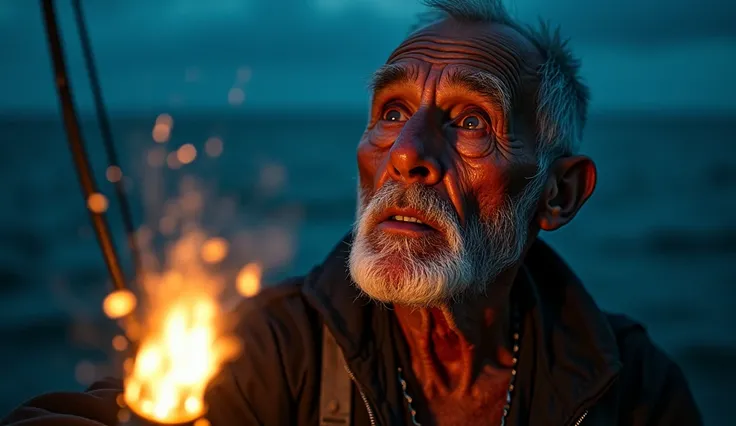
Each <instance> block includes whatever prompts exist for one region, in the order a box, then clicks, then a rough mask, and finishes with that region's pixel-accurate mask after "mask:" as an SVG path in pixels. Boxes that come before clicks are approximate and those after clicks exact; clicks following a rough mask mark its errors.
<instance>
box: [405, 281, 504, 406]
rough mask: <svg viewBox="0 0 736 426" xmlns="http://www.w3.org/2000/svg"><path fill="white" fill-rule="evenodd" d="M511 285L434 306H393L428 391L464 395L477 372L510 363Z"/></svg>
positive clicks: (495, 287) (498, 370)
mask: <svg viewBox="0 0 736 426" xmlns="http://www.w3.org/2000/svg"><path fill="white" fill-rule="evenodd" d="M511 275H513V276H515V275H516V274H515V271H514V273H513V274H511ZM498 284H501V283H498ZM510 288H511V285H498V286H494V289H497V290H495V291H492V292H489V294H488V296H486V297H478V298H472V300H467V301H464V302H462V303H452V304H447V305H444V306H439V307H431V308H429V307H426V308H417V307H408V306H402V305H394V308H395V312H396V318H397V320H398V321H399V324H400V325H401V329H402V331H403V334H404V337H405V338H406V340H407V343H408V344H409V349H410V351H411V355H412V360H413V368H414V370H415V373H416V374H417V376H418V378H419V380H420V382H421V383H422V387H423V388H424V390H425V393H428V394H429V395H428V396H431V395H438V396H447V395H455V396H463V395H467V394H468V393H469V392H471V389H472V387H473V385H474V384H475V382H476V380H477V378H478V377H479V375H481V374H487V373H488V372H491V373H492V372H504V371H505V370H506V369H508V367H510V366H511V363H512V348H511V332H510V329H511V324H510V317H511V312H510V303H509V289H510Z"/></svg>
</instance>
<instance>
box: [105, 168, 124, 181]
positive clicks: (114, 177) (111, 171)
mask: <svg viewBox="0 0 736 426" xmlns="http://www.w3.org/2000/svg"><path fill="white" fill-rule="evenodd" d="M105 177H106V178H107V180H108V181H110V182H112V183H115V182H120V179H122V178H123V171H122V170H120V167H118V166H110V167H108V168H107V170H106V171H105Z"/></svg>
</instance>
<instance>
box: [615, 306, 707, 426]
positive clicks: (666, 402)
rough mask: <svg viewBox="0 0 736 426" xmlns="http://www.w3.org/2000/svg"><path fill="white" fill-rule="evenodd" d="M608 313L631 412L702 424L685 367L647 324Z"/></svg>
mask: <svg viewBox="0 0 736 426" xmlns="http://www.w3.org/2000/svg"><path fill="white" fill-rule="evenodd" d="M605 315H606V317H607V318H608V322H609V324H610V326H611V330H612V331H613V333H614V335H615V336H616V341H617V344H618V349H619V356H620V361H621V365H622V369H621V373H620V376H619V380H618V381H619V385H620V389H621V390H622V391H624V393H623V395H625V396H623V397H622V398H623V401H621V402H622V403H623V404H624V405H627V406H628V408H629V412H630V413H631V414H632V415H634V417H636V414H635V413H637V412H638V413H639V415H643V414H642V413H646V414H647V415H649V416H651V417H652V418H656V419H660V420H662V421H663V419H671V420H675V419H676V421H674V423H667V424H677V425H680V424H683V425H685V424H687V425H699V424H702V420H701V418H700V413H699V411H698V408H697V406H696V404H695V401H694V399H693V396H692V393H691V391H690V386H689V384H688V381H687V378H686V377H685V375H684V373H683V371H682V369H681V368H680V366H679V365H678V363H677V362H676V361H675V360H674V359H673V358H672V357H671V356H670V355H669V354H668V353H667V352H666V351H665V350H664V349H662V348H661V347H660V346H659V345H657V344H656V343H655V342H654V341H653V340H652V338H651V337H650V336H649V333H648V332H647V329H646V327H645V326H644V325H643V324H642V323H641V322H639V321H637V320H635V319H633V318H631V317H629V316H627V315H622V314H614V313H605ZM641 407H649V408H648V409H647V410H644V409H643V408H641ZM640 408H641V409H640ZM632 422H633V419H632ZM633 423H636V422H633ZM636 424H639V423H636ZM642 424H643V423H642ZM656 424H660V423H656Z"/></svg>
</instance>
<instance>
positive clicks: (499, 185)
mask: <svg viewBox="0 0 736 426" xmlns="http://www.w3.org/2000/svg"><path fill="white" fill-rule="evenodd" d="M535 55H536V53H535V51H534V49H533V48H531V47H530V45H529V44H528V43H527V42H526V41H525V39H524V38H523V37H522V36H521V35H520V34H518V33H516V32H515V31H513V30H511V29H510V28H507V27H504V26H500V25H488V24H484V25H481V24H477V25H476V24H467V23H464V24H461V23H459V22H456V21H450V20H448V21H444V22H441V23H438V24H434V25H432V26H430V27H427V28H425V29H424V30H422V31H420V32H418V33H415V34H414V35H413V36H411V37H410V38H409V39H407V40H406V41H405V42H404V43H403V44H402V45H401V46H399V47H398V48H397V49H396V50H395V51H394V53H393V54H392V55H391V57H390V58H389V60H388V61H387V64H386V65H385V66H384V67H382V68H381V69H380V70H379V71H378V72H377V73H376V76H375V79H374V89H375V93H374V97H373V102H372V107H371V116H370V122H369V124H368V127H367V129H366V131H365V133H364V134H363V137H362V139H361V141H360V144H359V146H358V168H359V173H360V187H359V206H358V212H357V220H356V224H355V229H354V243H353V246H352V249H351V253H350V272H351V275H352V278H353V280H354V281H355V283H356V284H357V285H358V286H359V287H360V289H361V290H363V292H365V293H366V294H368V295H369V296H371V297H373V298H374V299H377V300H380V301H383V302H389V303H398V304H408V305H414V306H437V305H440V304H443V303H446V302H448V301H450V300H456V299H458V298H462V297H469V296H473V295H478V294H484V293H486V291H487V290H488V286H489V285H492V283H493V282H494V280H495V279H496V278H497V277H498V275H499V274H500V273H502V272H503V271H505V270H506V269H508V268H509V267H510V266H512V265H514V264H515V263H516V262H518V261H519V259H520V257H521V255H522V252H523V249H524V247H525V245H526V242H527V236H528V230H529V225H530V221H531V219H532V215H533V212H534V210H535V206H536V204H537V202H538V199H539V194H540V192H541V189H542V184H543V183H544V178H545V176H543V175H541V174H540V175H539V176H538V177H535V175H537V172H538V167H537V157H536V154H535V136H534V135H535V132H534V115H533V114H534V107H533V106H532V105H533V102H531V101H529V100H528V99H529V96H527V93H528V92H529V89H528V87H526V86H528V85H529V84H528V83H525V82H528V81H529V75H530V74H531V72H532V71H530V70H532V69H533V67H534V66H535V65H536V63H538V62H535V61H538V58H537V57H536V56H535ZM525 84H526V86H525Z"/></svg>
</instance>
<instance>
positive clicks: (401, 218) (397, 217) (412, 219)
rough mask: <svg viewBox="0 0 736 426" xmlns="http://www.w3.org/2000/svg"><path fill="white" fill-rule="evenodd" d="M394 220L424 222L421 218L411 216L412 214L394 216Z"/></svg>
mask: <svg viewBox="0 0 736 426" xmlns="http://www.w3.org/2000/svg"><path fill="white" fill-rule="evenodd" d="M392 219H393V220H398V221H399V222H414V223H424V222H422V221H421V220H419V219H417V218H415V217H411V216H394V217H393V218H392Z"/></svg>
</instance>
